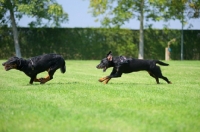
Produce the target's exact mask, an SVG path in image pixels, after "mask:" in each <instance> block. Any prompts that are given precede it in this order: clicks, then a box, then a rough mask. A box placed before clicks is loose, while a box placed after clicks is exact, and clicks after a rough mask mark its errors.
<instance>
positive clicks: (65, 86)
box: [0, 60, 200, 132]
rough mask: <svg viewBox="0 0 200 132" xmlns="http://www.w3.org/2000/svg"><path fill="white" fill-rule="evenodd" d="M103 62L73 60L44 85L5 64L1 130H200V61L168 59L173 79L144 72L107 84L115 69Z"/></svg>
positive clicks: (0, 73)
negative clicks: (103, 67)
mask: <svg viewBox="0 0 200 132" xmlns="http://www.w3.org/2000/svg"><path fill="white" fill-rule="evenodd" d="M2 62H3V60H1V61H0V63H2ZM98 63H99V61H72V60H68V61H66V64H67V72H66V73H65V74H61V73H60V71H59V70H58V71H57V72H56V73H55V75H54V79H53V80H51V81H50V82H48V83H46V84H43V85H40V84H39V83H34V84H33V85H29V84H28V83H29V78H28V77H27V76H26V75H25V74H24V73H22V72H20V71H17V70H11V71H5V70H4V68H3V66H2V67H1V68H0V132H35V131H37V132H39V131H41V132H63V131H68V132H74V131H78V132H79V131H80V132H118V131H119V132H199V131H200V61H169V62H168V63H169V64H170V66H168V67H164V66H162V67H161V69H162V72H163V75H165V76H166V77H168V78H169V80H170V81H172V83H173V84H167V83H166V82H165V81H163V80H160V82H161V84H159V85H157V84H156V81H155V79H153V78H152V77H150V76H149V75H148V73H147V72H145V71H141V72H137V73H132V74H124V75H123V76H122V77H121V78H117V79H112V80H111V81H110V82H109V83H108V84H107V85H104V84H102V83H100V82H98V79H99V78H100V77H104V76H106V75H109V74H110V72H111V69H108V70H107V72H102V70H98V69H96V68H95V66H96V65H97V64H98ZM46 75H47V73H46V72H44V73H42V74H40V75H38V77H44V76H46Z"/></svg>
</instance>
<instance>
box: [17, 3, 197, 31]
mask: <svg viewBox="0 0 200 132" xmlns="http://www.w3.org/2000/svg"><path fill="white" fill-rule="evenodd" d="M57 2H58V3H59V4H60V5H62V7H63V9H64V11H65V12H67V13H68V15H69V21H68V22H66V23H63V24H62V27H66V28H74V27H83V28H85V27H94V28H95V27H101V24H100V22H95V19H96V18H94V17H93V16H92V14H91V13H89V0H57ZM30 21H31V18H28V17H23V18H22V19H21V20H20V21H19V22H18V25H19V26H22V27H28V23H29V22H30ZM146 24H152V25H153V28H157V29H163V27H164V25H168V28H170V29H181V28H182V24H181V23H180V21H178V20H176V21H174V20H172V21H169V22H163V21H161V22H153V21H149V22H148V23H147V22H144V25H146ZM191 24H192V26H191ZM139 26H140V24H139V21H138V20H137V19H132V20H130V21H129V22H127V23H125V24H124V25H123V26H122V28H127V29H139ZM184 29H198V30H200V19H191V20H190V21H189V22H188V24H186V25H185V26H184Z"/></svg>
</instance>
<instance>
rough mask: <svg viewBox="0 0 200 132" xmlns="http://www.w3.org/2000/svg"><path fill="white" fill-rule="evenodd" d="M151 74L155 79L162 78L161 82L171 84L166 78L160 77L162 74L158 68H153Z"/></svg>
mask: <svg viewBox="0 0 200 132" xmlns="http://www.w3.org/2000/svg"><path fill="white" fill-rule="evenodd" d="M153 74H154V76H155V77H157V78H162V79H163V80H165V81H166V82H167V83H168V84H171V82H170V81H169V80H168V78H167V77H164V76H163V75H162V72H161V70H160V67H158V66H157V67H155V68H154V69H153Z"/></svg>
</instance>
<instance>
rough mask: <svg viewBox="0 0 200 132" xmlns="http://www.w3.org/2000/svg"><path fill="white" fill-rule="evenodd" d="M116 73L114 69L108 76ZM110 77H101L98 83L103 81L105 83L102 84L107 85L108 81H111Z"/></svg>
mask: <svg viewBox="0 0 200 132" xmlns="http://www.w3.org/2000/svg"><path fill="white" fill-rule="evenodd" d="M116 72H117V71H116V69H115V68H113V70H112V72H111V73H110V76H111V75H113V74H115V73H116ZM110 76H106V77H102V78H100V79H99V82H103V81H105V82H104V84H107V83H108V81H109V80H110V79H111V77H110Z"/></svg>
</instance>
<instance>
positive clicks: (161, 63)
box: [155, 60, 169, 66]
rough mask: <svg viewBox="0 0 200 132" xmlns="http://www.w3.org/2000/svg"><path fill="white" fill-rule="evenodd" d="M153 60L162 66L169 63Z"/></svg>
mask: <svg viewBox="0 0 200 132" xmlns="http://www.w3.org/2000/svg"><path fill="white" fill-rule="evenodd" d="M155 62H156V63H157V64H159V65H162V66H168V65H169V64H167V63H164V62H162V61H159V60H155Z"/></svg>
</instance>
